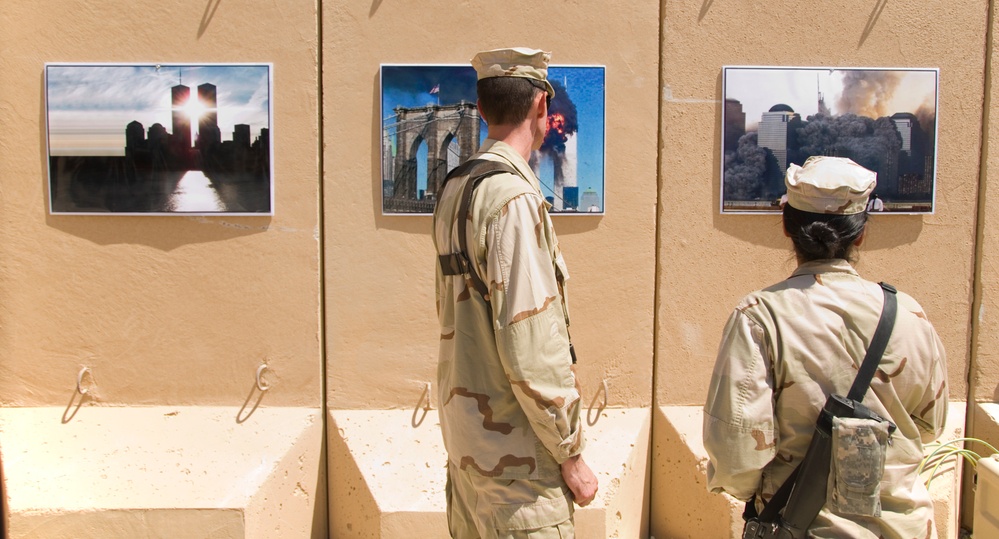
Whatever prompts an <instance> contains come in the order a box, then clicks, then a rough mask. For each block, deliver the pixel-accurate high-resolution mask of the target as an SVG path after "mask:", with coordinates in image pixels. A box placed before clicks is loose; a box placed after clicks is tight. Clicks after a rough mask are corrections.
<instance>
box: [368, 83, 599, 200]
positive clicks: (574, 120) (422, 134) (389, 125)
mask: <svg viewBox="0 0 999 539" xmlns="http://www.w3.org/2000/svg"><path fill="white" fill-rule="evenodd" d="M604 75H605V69H604V68H603V67H602V66H551V67H549V69H548V80H549V81H550V82H551V84H552V86H553V87H554V88H555V98H554V99H553V100H552V104H551V108H550V109H549V111H548V113H549V115H548V133H547V135H546V136H545V141H544V143H543V145H542V146H541V148H540V149H539V150H536V151H534V152H533V153H532V155H531V159H530V165H531V167H532V168H533V169H534V172H535V173H536V174H537V175H538V178H539V179H540V180H541V190H542V194H543V195H545V197H546V198H547V199H548V201H549V202H551V204H552V209H551V212H552V213H560V214H577V215H578V214H602V213H604V110H605V101H604V99H605V86H606V85H605V77H604ZM475 83H476V74H475V70H474V69H473V68H472V67H471V66H467V65H462V66H458V65H425V64H424V65H382V66H381V96H382V102H381V107H382V126H381V141H382V148H381V192H382V213H384V214H392V215H405V214H427V213H433V211H434V204H435V198H434V195H435V193H436V190H437V186H438V185H440V182H441V181H443V180H444V177H445V176H446V175H447V173H448V172H449V171H450V170H451V169H453V168H454V167H456V166H458V165H459V164H461V163H462V162H463V161H465V160H466V159H468V158H469V157H471V156H472V155H473V154H474V153H476V152H477V151H478V149H479V145H480V144H482V142H483V141H484V140H485V139H486V132H487V127H486V124H485V122H484V121H483V120H482V118H480V117H479V113H478V110H476V107H475V102H476V91H475Z"/></svg>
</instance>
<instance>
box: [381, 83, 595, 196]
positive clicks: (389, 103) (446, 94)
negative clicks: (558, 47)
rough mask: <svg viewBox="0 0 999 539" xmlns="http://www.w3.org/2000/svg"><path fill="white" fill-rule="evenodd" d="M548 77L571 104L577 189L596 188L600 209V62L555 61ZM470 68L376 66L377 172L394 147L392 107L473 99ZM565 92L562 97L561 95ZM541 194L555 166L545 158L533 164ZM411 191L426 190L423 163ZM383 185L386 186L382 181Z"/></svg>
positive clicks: (421, 153)
mask: <svg viewBox="0 0 999 539" xmlns="http://www.w3.org/2000/svg"><path fill="white" fill-rule="evenodd" d="M548 78H549V80H551V81H553V84H555V83H556V82H557V83H558V84H559V85H563V86H566V87H567V88H568V91H567V92H566V94H567V95H568V96H569V97H570V99H571V101H572V103H573V104H574V105H575V107H576V114H577V120H578V122H577V123H578V132H577V133H576V137H575V144H576V152H577V155H578V160H577V162H576V167H577V175H576V177H577V179H578V187H579V192H580V193H583V192H584V191H585V190H587V189H589V190H592V191H594V192H596V193H597V196H598V197H599V199H600V201H601V204H600V209H601V211H603V209H604V208H603V203H604V202H603V201H604V181H605V180H604V121H605V119H604V111H605V103H604V93H605V73H604V68H603V67H599V66H560V65H553V66H550V67H549V69H548ZM476 80H477V76H476V73H475V70H474V69H473V68H472V67H471V66H469V65H418V64H417V65H394V64H384V65H382V66H381V118H382V125H381V127H380V130H381V136H382V137H383V138H384V139H385V140H383V145H382V151H383V152H384V153H385V154H390V155H389V156H387V155H384V154H383V155H382V159H381V162H382V169H383V170H382V174H380V179H381V181H382V182H383V183H384V182H386V181H389V180H386V178H385V173H386V172H387V170H388V169H389V168H391V166H392V161H393V158H394V157H395V155H396V154H397V152H398V149H397V148H396V139H397V136H396V131H395V130H396V126H397V125H398V124H399V119H398V118H397V117H396V114H395V112H393V111H394V110H395V109H396V108H399V107H401V108H404V109H421V108H425V107H428V106H439V107H448V106H452V105H456V104H458V103H461V102H466V103H471V104H474V103H475V102H476V99H477V95H476V89H475V87H476ZM563 97H564V96H563ZM478 131H479V136H478V141H477V144H476V146H477V145H478V144H481V143H482V141H484V140H485V138H486V133H487V128H486V125H485V123H484V122H481V120H480V129H479V130H478ZM427 152H428V150H427V148H426V145H425V144H424V145H421V147H420V149H419V150H418V155H417V158H418V161H419V162H420V163H421V164H422V162H423V160H425V159H426V156H427ZM537 172H538V177H539V179H540V180H541V184H542V192H543V194H544V195H546V196H549V197H553V196H554V195H553V192H554V191H555V187H554V184H555V171H554V169H553V165H552V164H551V162H550V161H549V160H548V159H544V160H542V162H541V163H540V164H539V166H538V168H537ZM416 173H417V178H416V192H421V191H425V190H426V188H427V184H428V177H427V176H428V170H427V167H426V166H418V167H417V168H416ZM383 189H387V187H384V186H383ZM390 213H394V212H390Z"/></svg>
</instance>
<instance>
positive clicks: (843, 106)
mask: <svg viewBox="0 0 999 539" xmlns="http://www.w3.org/2000/svg"><path fill="white" fill-rule="evenodd" d="M900 80H901V77H900V76H899V75H898V74H897V73H894V72H891V71H845V72H844V76H843V94H842V95H841V96H840V98H839V101H838V103H837V106H838V108H839V113H840V114H848V113H852V114H858V115H861V116H868V117H871V118H878V117H881V116H887V115H889V114H891V113H892V112H895V111H891V110H889V108H890V102H891V98H892V96H893V95H894V94H895V89H896V88H898V83H899V81H900Z"/></svg>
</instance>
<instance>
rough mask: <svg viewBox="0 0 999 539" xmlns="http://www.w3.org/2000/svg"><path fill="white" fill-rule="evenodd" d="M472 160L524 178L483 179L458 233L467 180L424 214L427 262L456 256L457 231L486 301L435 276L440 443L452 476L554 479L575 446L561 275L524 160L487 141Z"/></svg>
mask: <svg viewBox="0 0 999 539" xmlns="http://www.w3.org/2000/svg"><path fill="white" fill-rule="evenodd" d="M472 158H473V159H475V158H482V159H490V160H499V161H505V162H507V163H508V164H510V165H512V166H513V167H514V168H515V169H516V170H517V171H519V172H520V174H521V175H523V178H521V177H520V176H517V175H514V174H509V173H501V174H497V175H494V176H491V177H489V178H487V179H486V180H484V181H483V182H482V183H481V184H480V185H479V186H478V187H477V188H476V190H475V191H474V195H473V196H472V201H471V209H470V211H469V219H468V222H466V223H455V216H456V214H457V211H458V203H459V198H460V194H461V191H462V190H463V188H464V185H465V182H466V180H467V177H458V178H453V179H452V180H450V181H449V182H448V184H447V185H446V187H445V189H444V191H443V193H441V195H440V199H439V200H438V202H437V207H436V210H435V212H434V223H433V226H434V230H433V234H434V245H435V247H436V249H437V253H438V254H439V255H444V254H449V253H453V252H457V251H458V250H459V249H458V240H457V234H456V230H457V229H456V226H457V225H461V226H466V227H467V229H466V230H467V241H468V247H469V250H470V251H473V253H472V255H471V256H472V258H473V261H472V262H473V264H474V265H475V270H476V271H477V272H478V274H479V276H480V277H481V278H482V280H483V281H484V282H485V283H486V284H487V285H488V286H489V302H488V303H486V302H485V301H484V300H483V298H482V297H481V296H480V295H479V294H478V292H476V291H475V289H474V288H473V287H472V286H471V283H470V282H469V281H467V280H466V279H465V278H464V277H462V276H444V275H443V274H442V272H441V268H440V267H439V266H438V267H437V278H436V282H437V312H438V317H439V318H440V328H441V335H440V354H439V361H438V366H437V380H438V398H439V402H440V419H441V430H442V433H443V436H444V445H445V447H446V448H447V451H448V456H449V458H450V459H451V461H452V462H453V463H454V465H455V466H458V467H460V468H461V469H463V470H468V471H471V472H475V473H478V474H481V475H483V476H486V477H495V478H500V479H535V478H539V477H553V476H555V475H556V474H561V470H560V468H559V463H561V462H563V461H564V460H565V459H567V458H569V457H571V456H573V455H576V454H578V453H580V452H581V451H582V448H583V435H582V426H581V421H580V396H579V390H578V388H577V386H576V378H575V374H574V372H573V370H572V362H571V359H570V355H569V337H568V310H567V308H566V303H565V295H564V287H563V284H564V281H566V280H567V279H568V273H567V272H566V269H565V264H564V262H563V259H562V255H561V252H560V251H559V248H558V240H557V239H556V237H555V231H554V229H553V228H552V223H551V219H550V218H549V215H548V211H547V210H548V203H547V202H546V201H545V200H544V198H543V197H542V195H541V190H540V183H539V181H538V179H537V177H536V176H535V174H534V172H533V171H532V170H531V168H530V166H528V164H527V162H526V161H525V160H524V159H523V157H522V156H521V155H519V154H518V153H517V152H516V151H515V150H514V149H513V148H511V147H510V146H509V145H507V144H505V143H503V142H499V141H494V140H486V141H485V143H484V144H483V146H482V148H481V149H480V153H479V154H477V155H475V156H473V157H472ZM556 268H558V271H556ZM557 273H558V274H560V275H561V277H557Z"/></svg>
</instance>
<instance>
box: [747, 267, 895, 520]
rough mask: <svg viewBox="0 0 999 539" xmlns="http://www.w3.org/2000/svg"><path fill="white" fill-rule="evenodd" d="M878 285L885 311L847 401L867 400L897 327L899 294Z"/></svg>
mask: <svg viewBox="0 0 999 539" xmlns="http://www.w3.org/2000/svg"><path fill="white" fill-rule="evenodd" d="M878 284H880V285H881V291H882V293H883V294H884V308H882V309H881V317H880V318H879V319H878V326H877V328H876V329H875V330H874V336H873V337H871V345H870V346H869V347H868V348H867V354H865V355H864V361H863V363H861V364H860V369H859V370H858V371H857V377H856V378H854V380H853V385H852V386H851V387H850V392H849V393H848V394H847V398H849V399H852V400H855V401H857V402H860V401H862V400H864V394H866V393H867V388H868V387H870V385H871V380H872V379H873V378H874V373H875V372H877V370H878V363H880V362H881V356H883V355H884V353H885V348H887V347H888V338H889V337H891V332H892V328H894V327H895V314H896V313H897V311H898V301H897V299H896V297H895V294H897V293H898V291H897V290H896V289H895V287H894V286H892V285H890V284H888V283H884V282H882V283H878ZM800 470H801V465H800V464H799V465H798V466H797V467H796V468H795V469H794V471H793V472H791V475H789V476H788V478H787V479H786V480H785V481H784V484H782V485H781V486H780V488H779V489H777V492H776V493H774V495H773V497H772V498H770V501H768V502H767V504H766V506H765V507H764V508H763V511H761V512H760V516H759V520H760V521H761V522H776V521H777V515H778V514H779V513H780V511H781V509H783V508H784V506H785V505H787V500H788V498H789V497H790V496H791V489H792V487H793V486H794V481H795V479H797V477H798V472H799V471H800ZM749 503H753V500H750V501H749ZM747 509H748V508H747Z"/></svg>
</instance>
